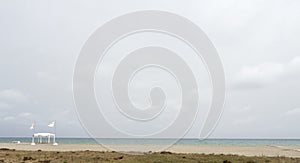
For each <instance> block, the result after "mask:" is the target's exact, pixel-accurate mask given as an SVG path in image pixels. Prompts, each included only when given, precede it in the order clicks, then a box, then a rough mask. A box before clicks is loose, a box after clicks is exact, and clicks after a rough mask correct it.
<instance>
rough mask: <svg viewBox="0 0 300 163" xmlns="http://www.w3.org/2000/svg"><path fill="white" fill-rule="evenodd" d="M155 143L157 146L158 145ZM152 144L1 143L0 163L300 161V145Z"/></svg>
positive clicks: (292, 162) (296, 162)
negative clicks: (162, 147)
mask: <svg viewBox="0 0 300 163" xmlns="http://www.w3.org/2000/svg"><path fill="white" fill-rule="evenodd" d="M147 146H148V145H147ZM151 146H152V147H155V148H157V146H158V145H150V147H151ZM150 147H149V146H148V147H146V146H145V145H115V148H118V149H120V151H111V150H107V149H106V148H104V147H102V146H100V145H97V144H60V145H58V146H53V145H49V144H37V145H36V146H31V145H29V144H28V143H26V144H24V143H22V144H12V143H0V162H24V163H50V162H51V163H56V162H57V163H61V162H64V163H73V162H76V163H77V162H78V163H80V162H84V163H85V162H110V163H111V162H130V163H140V162H146V163H148V162H149V163H153V162H189V163H190V162H195V163H197V162H223V163H233V162H247V163H254V162H270V163H273V162H274V163H275V162H276V163H277V162H285V163H287V162H291V163H298V162H300V147H299V146H298V147H297V146H295V147H291V146H237V145H174V146H172V147H170V148H169V149H167V150H166V151H161V152H150V151H146V150H145V149H149V148H150ZM126 149H127V150H126ZM132 149H135V150H134V152H133V151H132ZM137 151H139V152H137Z"/></svg>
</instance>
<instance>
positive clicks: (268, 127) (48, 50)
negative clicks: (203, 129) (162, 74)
mask: <svg viewBox="0 0 300 163" xmlns="http://www.w3.org/2000/svg"><path fill="white" fill-rule="evenodd" d="M145 9H147V10H149V9H151V10H163V11H169V12H173V13H176V14H178V15H181V16H184V17H186V18H188V19H189V20H191V21H193V22H194V23H195V24H197V25H198V26H199V27H201V29H202V30H203V31H204V32H205V33H206V34H207V35H208V37H209V38H210V40H211V41H212V42H213V44H214V45H215V47H216V49H217V50H218V52H219V55H220V57H221V59H222V62H223V65H224V69H225V73H226V82H227V83H226V86H227V93H226V96H227V97H226V104H225V107H224V112H223V115H222V117H221V120H220V123H219V125H218V126H217V128H216V129H215V131H214V132H213V134H212V135H211V137H217V138H300V129H299V124H300V99H299V97H300V84H299V83H300V46H299V43H300V30H299V29H300V21H299V20H300V1H297V0H268V1H267V0H266V1H262V0H246V1H238V0H226V1H224V0H220V1H199V0H191V1H189V2H187V1H179V0H177V1H174V0H168V1H167V0H166V1H161V0H153V1H140V0H135V1H133V0H131V1H126V2H125V1H112V0H109V1H104V0H101V1H96V0H94V1H72V2H71V1H58V0H57V1H53V0H49V1H38V0H36V1H34V0H28V1H15V0H7V1H6V0H2V1H0V75H1V76H0V136H30V135H31V132H32V131H30V130H29V127H30V125H31V123H32V121H34V120H35V121H36V125H37V129H38V130H40V131H47V130H49V129H48V128H47V124H48V123H49V122H51V121H53V120H56V121H57V135H58V136H64V137H83V136H84V137H86V136H87V134H86V133H85V131H84V129H83V128H82V126H81V124H80V122H79V120H78V117H77V114H76V109H75V105H74V101H73V95H72V75H73V70H74V65H75V62H76V59H77V56H78V55H79V53H80V49H81V48H82V46H83V44H84V43H85V41H86V40H87V39H88V38H89V36H90V35H91V34H92V33H93V32H94V31H95V30H96V29H97V28H98V27H100V26H101V25H102V24H104V23H105V22H107V21H109V20H111V19H112V18H114V17H117V16H120V15H122V14H125V13H129V12H132V11H138V10H145ZM153 37H154V36H153ZM136 38H140V39H141V38H143V37H142V36H136ZM129 39H130V38H129ZM149 40H151V39H149ZM144 41H145V42H147V40H144ZM149 42H151V41H149ZM119 50H120V49H119ZM191 65H192V67H194V68H195V65H197V64H196V63H195V64H191ZM199 67H201V66H199ZM196 68H197V67H196ZM199 69H200V68H199ZM150 74H151V73H150ZM140 78H141V80H143V76H140ZM144 80H145V79H144ZM204 83H205V82H204ZM204 85H205V84H204ZM203 89H205V87H203ZM135 96H137V97H133V98H137V101H138V100H139V99H138V98H139V94H138V93H137V94H136V95H135ZM207 96H209V93H208V95H207ZM201 97H202V98H203V99H204V101H205V100H207V99H205V98H206V94H204V95H203V94H202V95H200V98H201ZM140 100H141V101H143V99H140ZM208 101H209V100H208ZM204 103H205V102H204ZM200 122H201V120H198V121H197V120H196V123H195V124H194V126H193V128H192V129H191V131H190V132H189V133H188V134H187V137H197V135H198V130H199V123H200Z"/></svg>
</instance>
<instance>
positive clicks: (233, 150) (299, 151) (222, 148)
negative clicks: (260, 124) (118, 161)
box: [0, 143, 300, 158]
mask: <svg viewBox="0 0 300 163" xmlns="http://www.w3.org/2000/svg"><path fill="white" fill-rule="evenodd" d="M110 147H111V148H105V147H103V146H101V145H98V144H59V145H58V146H53V145H51V144H37V145H35V146H31V145H30V144H29V143H21V144H14V143H0V148H1V149H14V150H21V151H37V150H41V151H59V152H66V151H87V150H88V151H102V152H107V151H117V152H131V153H137V154H138V153H149V151H155V150H151V149H163V146H162V145H139V144H134V145H133V144H119V145H116V144H115V145H111V146H110ZM163 151H169V152H172V153H185V154H191V153H195V154H234V155H243V156H270V157H277V156H284V157H294V158H300V146H269V145H248V146H246V145H173V146H171V147H169V148H168V149H163Z"/></svg>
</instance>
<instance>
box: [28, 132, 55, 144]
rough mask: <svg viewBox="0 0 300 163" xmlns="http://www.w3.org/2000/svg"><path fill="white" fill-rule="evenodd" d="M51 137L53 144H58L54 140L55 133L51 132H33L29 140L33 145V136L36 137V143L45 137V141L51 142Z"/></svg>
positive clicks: (41, 141)
mask: <svg viewBox="0 0 300 163" xmlns="http://www.w3.org/2000/svg"><path fill="white" fill-rule="evenodd" d="M51 137H52V140H53V145H58V144H57V143H56V142H55V134H52V133H35V134H33V135H32V141H31V145H35V141H34V140H35V138H37V140H38V143H43V138H46V140H47V143H49V144H50V143H51Z"/></svg>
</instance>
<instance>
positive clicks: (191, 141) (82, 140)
mask: <svg viewBox="0 0 300 163" xmlns="http://www.w3.org/2000/svg"><path fill="white" fill-rule="evenodd" d="M98 140H99V141H100V142H101V143H103V144H169V143H170V142H173V141H174V139H108V138H106V139H98ZM12 141H21V142H23V143H24V142H30V141H31V138H30V137H27V138H21V137H17V138H4V137H2V138H1V137H0V143H10V142H12ZM56 141H57V142H58V143H61V144H96V143H97V141H95V140H94V139H92V138H57V139H56ZM176 144H183V145H284V146H300V139H206V140H197V139H181V140H179V141H178V142H177V143H176Z"/></svg>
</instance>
